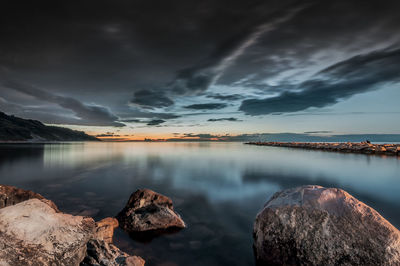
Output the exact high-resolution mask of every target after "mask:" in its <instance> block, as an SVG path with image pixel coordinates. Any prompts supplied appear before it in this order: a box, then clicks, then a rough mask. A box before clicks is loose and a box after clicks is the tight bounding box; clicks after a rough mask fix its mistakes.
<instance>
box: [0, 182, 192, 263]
mask: <svg viewBox="0 0 400 266" xmlns="http://www.w3.org/2000/svg"><path fill="white" fill-rule="evenodd" d="M118 220H120V221H121V224H120V223H119V221H118ZM118 226H121V228H122V229H124V230H125V231H127V233H129V234H132V235H135V234H139V233H140V235H141V236H142V235H146V234H151V235H153V233H154V231H157V232H158V233H159V234H161V233H162V232H163V231H164V230H168V229H171V228H173V229H182V228H184V227H185V223H184V222H183V220H182V219H181V218H180V216H179V215H178V214H177V213H176V212H175V211H174V210H173V205H172V201H171V199H170V198H168V197H166V196H164V195H161V194H158V193H156V192H154V191H151V190H148V189H142V190H137V191H136V192H134V193H133V194H132V195H131V197H130V199H129V201H128V203H127V204H126V206H125V208H124V209H123V210H122V211H121V212H120V213H119V215H118V219H116V218H114V217H107V218H104V219H102V220H100V221H97V222H95V221H94V220H93V218H91V217H89V216H79V215H71V214H67V213H63V212H61V211H60V210H59V209H58V208H57V206H56V204H55V203H54V202H52V201H51V200H48V199H46V198H44V197H43V196H42V195H40V194H38V193H35V192H33V191H29V190H23V189H19V188H16V187H13V186H6V185H0V265H33V266H36V265H68V266H69V265H81V266H86V265H97V266H103V265H106V266H125V265H126V266H143V265H144V264H145V260H143V259H142V258H141V257H139V256H134V255H131V254H127V253H125V252H123V251H121V250H120V249H119V248H118V247H117V246H115V245H114V244H113V234H114V229H115V228H117V227H118Z"/></svg>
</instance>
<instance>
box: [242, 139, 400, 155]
mask: <svg viewBox="0 0 400 266" xmlns="http://www.w3.org/2000/svg"><path fill="white" fill-rule="evenodd" d="M245 144H249V145H258V146H273V147H287V148H301V149H311V150H323V151H335V152H346V153H363V154H378V155H390V156H399V155H400V144H372V143H370V142H369V141H363V142H343V143H341V142H335V143H333V142H332V143H331V142H247V143H245Z"/></svg>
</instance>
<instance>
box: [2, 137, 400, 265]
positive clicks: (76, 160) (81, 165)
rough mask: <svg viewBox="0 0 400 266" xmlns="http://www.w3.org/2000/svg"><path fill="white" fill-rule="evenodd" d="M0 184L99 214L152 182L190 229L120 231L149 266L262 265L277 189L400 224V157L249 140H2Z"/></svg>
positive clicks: (111, 211) (120, 241)
mask: <svg viewBox="0 0 400 266" xmlns="http://www.w3.org/2000/svg"><path fill="white" fill-rule="evenodd" d="M0 183H2V184H7V185H15V186H18V187H21V188H24V189H31V190H34V191H36V192H39V193H41V194H42V195H44V196H45V197H47V198H49V199H51V200H53V201H54V202H55V203H56V204H57V205H58V206H59V208H60V209H61V210H63V211H65V212H69V213H73V214H87V215H91V216H93V217H94V218H95V219H96V220H98V219H101V218H104V217H107V216H113V215H116V214H117V213H118V212H119V211H120V210H121V209H122V208H123V207H124V205H125V203H126V201H127V200H128V198H129V195H130V194H131V193H132V192H134V191H135V190H136V189H138V188H150V189H153V190H155V191H157V192H160V193H162V194H165V195H167V196H169V197H171V198H172V199H173V201H174V205H175V208H176V210H177V211H178V212H179V213H180V214H181V216H182V217H183V219H184V220H185V222H186V223H187V225H188V228H187V229H185V230H183V231H181V232H179V233H177V234H173V235H167V236H162V237H159V238H156V239H154V240H153V241H152V242H151V243H139V242H135V241H133V240H131V239H130V238H129V237H128V236H127V235H126V234H125V233H124V232H123V231H122V230H117V232H116V235H115V236H116V237H115V242H116V244H117V245H118V246H119V247H120V248H121V249H123V250H125V251H127V252H132V253H134V254H135V255H140V256H142V257H143V258H144V259H145V260H146V261H147V263H146V265H254V260H253V253H252V224H253V221H254V218H255V216H256V214H257V212H258V211H259V210H260V208H261V207H262V206H263V204H264V203H265V202H266V201H267V199H268V198H269V197H270V196H271V195H272V194H273V193H274V192H276V191H278V190H280V189H282V188H289V187H294V186H299V185H304V184H318V185H322V186H332V187H340V188H343V189H345V190H347V191H348V192H350V193H351V194H353V195H354V196H356V197H358V198H359V199H361V200H362V201H364V202H366V203H367V204H369V205H371V206H372V207H374V208H375V209H376V210H378V211H379V212H380V213H381V214H382V215H383V216H384V217H385V218H387V219H388V220H389V221H390V222H392V223H393V224H394V225H395V226H397V227H400V211H399V210H400V159H397V158H395V157H388V158H382V157H378V156H367V155H358V154H340V153H330V152H318V151H307V150H299V149H288V148H279V147H258V146H250V145H243V144H241V143H63V144H13V145H11V144H2V145H0Z"/></svg>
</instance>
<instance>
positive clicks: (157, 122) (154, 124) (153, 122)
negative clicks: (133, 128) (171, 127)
mask: <svg viewBox="0 0 400 266" xmlns="http://www.w3.org/2000/svg"><path fill="white" fill-rule="evenodd" d="M165 122H166V121H165V120H162V119H154V120H151V121H149V122H147V125H148V126H158V125H160V124H162V123H165Z"/></svg>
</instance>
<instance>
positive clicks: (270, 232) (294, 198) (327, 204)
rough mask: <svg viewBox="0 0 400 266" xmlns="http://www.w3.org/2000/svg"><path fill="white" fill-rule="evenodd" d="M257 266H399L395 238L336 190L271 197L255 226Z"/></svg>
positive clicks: (399, 243) (376, 217) (399, 241)
mask: <svg viewBox="0 0 400 266" xmlns="http://www.w3.org/2000/svg"><path fill="white" fill-rule="evenodd" d="M253 236H254V253H255V257H256V261H257V264H258V265H400V232H399V230H397V229H396V228H395V227H394V226H393V225H391V224H390V223H389V222H388V221H387V220H385V219H384V218H383V217H382V216H381V215H380V214H379V213H378V212H377V211H375V210H374V209H372V208H371V207H369V206H367V205H366V204H364V203H362V202H361V201H359V200H357V199H356V198H354V197H353V196H351V195H350V194H348V193H347V192H345V191H343V190H341V189H337V188H324V187H321V186H303V187H298V188H294V189H288V190H284V191H281V192H278V193H275V194H274V195H273V196H272V198H271V199H270V200H269V201H268V202H267V203H266V205H265V206H264V208H263V210H262V211H261V212H260V213H259V214H258V215H257V218H256V221H255V223H254V231H253Z"/></svg>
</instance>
